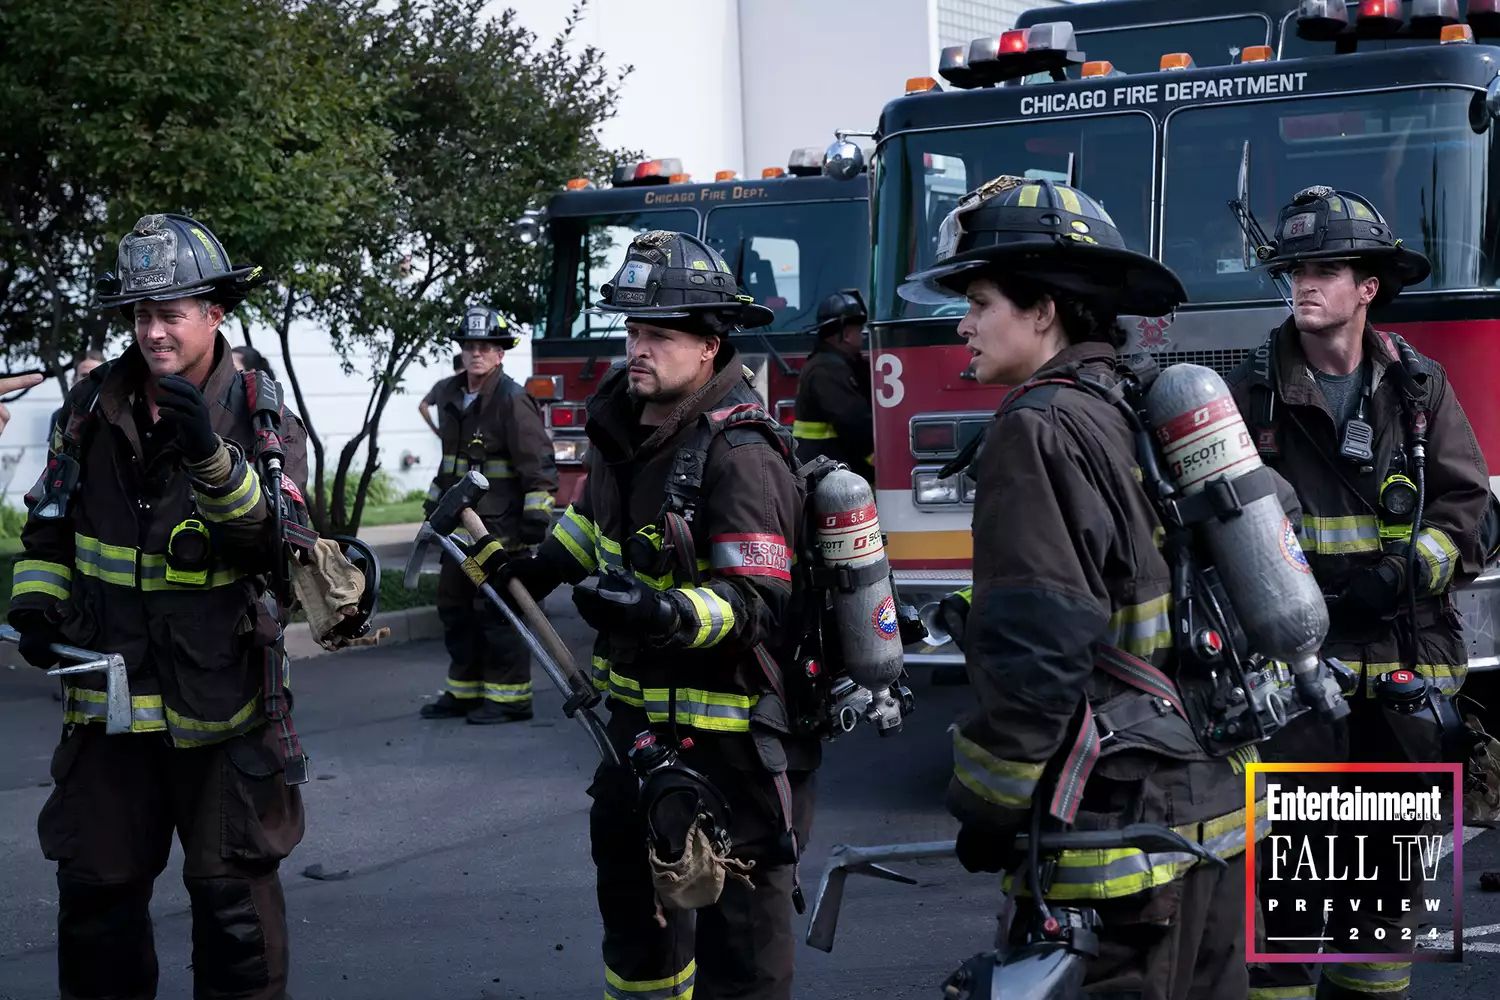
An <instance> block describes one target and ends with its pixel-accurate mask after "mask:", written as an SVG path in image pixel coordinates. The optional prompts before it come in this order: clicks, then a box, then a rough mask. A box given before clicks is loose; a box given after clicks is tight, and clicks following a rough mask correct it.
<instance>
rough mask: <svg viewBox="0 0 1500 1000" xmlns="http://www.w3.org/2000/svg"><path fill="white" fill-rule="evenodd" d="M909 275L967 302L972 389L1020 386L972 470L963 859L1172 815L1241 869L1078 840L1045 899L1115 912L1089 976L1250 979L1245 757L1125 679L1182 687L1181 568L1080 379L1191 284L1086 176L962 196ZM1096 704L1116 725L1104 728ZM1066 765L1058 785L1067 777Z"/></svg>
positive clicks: (1159, 982)
mask: <svg viewBox="0 0 1500 1000" xmlns="http://www.w3.org/2000/svg"><path fill="white" fill-rule="evenodd" d="M900 292H901V294H902V296H903V297H905V298H907V299H909V300H911V301H916V302H929V303H932V302H950V303H951V302H952V301H953V300H955V299H959V300H963V299H966V300H967V302H968V307H969V311H968V313H967V315H966V316H965V317H964V319H963V320H962V321H961V322H960V323H959V327H958V332H959V335H960V336H961V337H962V338H963V339H964V341H965V342H966V343H967V345H968V348H969V351H970V353H971V354H972V356H973V363H972V370H973V371H974V373H975V375H976V376H977V378H978V380H979V381H980V382H981V383H985V384H989V385H997V384H1000V385H1011V386H1016V387H1017V388H1015V389H1013V390H1012V391H1011V392H1010V393H1009V394H1008V395H1007V396H1006V398H1005V400H1004V402H1002V404H1001V406H1000V409H999V411H998V412H997V414H996V416H995V422H994V424H992V426H991V428H990V430H989V433H987V435H986V437H985V443H984V445H983V446H982V448H981V449H980V451H979V455H978V458H977V460H976V462H975V466H974V471H975V473H976V478H977V480H978V484H979V492H978V496H977V498H976V501H975V507H974V586H973V591H972V598H971V599H972V606H973V613H972V614H969V615H968V616H967V621H966V624H965V635H964V648H965V652H966V657H967V665H968V672H969V680H970V683H971V685H972V686H973V688H974V693H975V696H976V698H977V699H978V711H977V712H976V713H975V714H973V715H972V716H970V717H968V718H967V719H965V720H963V721H962V722H961V723H960V724H959V725H958V726H956V727H955V728H954V730H953V733H954V735H953V749H954V768H953V777H952V781H951V783H950V784H949V789H948V808H949V810H950V811H951V812H952V813H953V814H954V815H955V816H956V817H957V818H958V819H959V821H960V823H961V824H962V825H961V828H960V832H959V835H958V856H959V860H960V861H961V862H962V863H963V865H964V866H965V867H966V868H967V869H969V870H970V871H987V872H999V871H1004V870H1009V869H1012V868H1014V867H1016V865H1017V863H1018V861H1017V858H1016V857H1015V854H1014V851H1013V848H1012V845H1013V841H1014V838H1015V836H1016V834H1017V832H1018V831H1021V830H1023V829H1025V828H1026V827H1027V826H1028V823H1029V822H1030V821H1031V817H1032V811H1033V808H1036V809H1039V810H1042V811H1043V815H1044V816H1045V817H1047V822H1049V823H1050V822H1052V821H1053V820H1060V821H1062V822H1064V823H1073V824H1076V825H1077V826H1078V827H1079V828H1083V829H1115V828H1118V827H1120V826H1121V825H1123V824H1125V823H1131V822H1142V823H1156V824H1160V825H1163V826H1169V827H1173V828H1176V829H1177V830H1178V831H1179V832H1181V833H1183V834H1184V835H1185V836H1187V837H1189V838H1191V839H1194V840H1197V841H1199V842H1201V843H1203V844H1204V845H1205V846H1207V847H1209V849H1211V850H1213V851H1214V852H1215V853H1217V854H1218V855H1219V856H1220V857H1222V858H1224V859H1226V860H1227V861H1228V867H1227V868H1217V867H1213V866H1206V865H1203V864H1194V863H1192V862H1191V861H1180V862H1177V861H1169V862H1167V863H1165V864H1162V863H1161V862H1160V861H1159V860H1156V859H1155V858H1154V856H1150V855H1147V854H1145V853H1143V852H1142V851H1139V850H1136V849H1133V848H1132V849H1123V850H1118V851H1110V852H1065V853H1064V855H1063V856H1062V857H1061V858H1060V859H1059V863H1058V865H1057V866H1056V867H1055V868H1054V869H1052V871H1051V875H1050V888H1048V887H1047V885H1046V877H1045V876H1044V888H1043V893H1044V895H1045V897H1046V898H1047V899H1048V900H1049V902H1053V901H1055V902H1058V903H1063V904H1074V903H1076V904H1082V905H1086V906H1088V907H1092V908H1093V909H1095V910H1096V911H1097V912H1098V913H1099V914H1100V916H1101V917H1102V918H1103V926H1102V928H1101V929H1100V931H1099V954H1098V956H1097V958H1095V959H1093V960H1091V961H1090V963H1089V967H1088V970H1087V980H1086V985H1087V986H1088V987H1089V991H1090V992H1091V993H1093V992H1099V993H1108V994H1110V995H1115V994H1116V993H1118V994H1119V995H1122V996H1123V995H1127V994H1128V995H1130V996H1141V997H1145V998H1148V1000H1179V998H1188V997H1192V998H1198V997H1202V998H1205V1000H1207V998H1213V1000H1221V998H1232V997H1243V996H1244V995H1245V990H1246V973H1245V965H1244V960H1245V956H1244V922H1243V921H1244V913H1245V911H1244V881H1245V869H1244V865H1245V861H1244V848H1245V826H1246V816H1245V784H1244V779H1243V778H1242V777H1240V774H1239V773H1237V772H1242V771H1243V765H1244V763H1246V762H1247V761H1248V760H1251V759H1253V754H1250V755H1245V756H1242V757H1240V758H1237V759H1231V758H1213V757H1210V756H1209V755H1208V754H1206V753H1205V752H1203V750H1202V749H1201V748H1200V747H1199V746H1198V745H1197V741H1196V738H1195V737H1194V735H1193V730H1192V728H1191V727H1190V726H1189V724H1188V723H1187V722H1186V721H1185V719H1183V718H1181V717H1180V716H1179V715H1178V714H1176V713H1173V712H1170V711H1168V712H1166V713H1165V714H1163V713H1162V712H1161V711H1160V710H1159V707H1160V705H1161V704H1162V703H1161V701H1160V698H1159V697H1157V699H1156V702H1155V703H1153V702H1152V698H1153V696H1152V695H1151V694H1148V693H1147V692H1146V691H1144V690H1140V689H1138V688H1137V687H1135V686H1132V685H1131V684H1129V683H1125V682H1122V680H1121V678H1154V680H1155V682H1156V683H1158V684H1159V685H1160V690H1174V689H1175V688H1176V686H1177V685H1178V684H1179V683H1182V682H1183V681H1184V677H1183V675H1181V674H1179V671H1178V670H1177V666H1176V664H1175V662H1174V656H1173V651H1172V635H1171V625H1170V622H1171V617H1170V612H1171V602H1170V568H1169V566H1168V564H1167V562H1166V560H1165V559H1164V558H1163V556H1162V554H1161V551H1160V550H1159V548H1158V543H1157V542H1156V541H1155V535H1156V533H1157V532H1159V531H1160V521H1159V520H1158V517H1157V514H1156V512H1155V509H1154V508H1153V506H1152V504H1151V501H1150V499H1149V497H1148V496H1147V493H1146V491H1145V490H1144V489H1143V487H1142V485H1141V480H1140V466H1139V463H1138V458H1137V452H1136V449H1135V445H1134V440H1133V437H1132V430H1131V427H1130V425H1129V424H1128V423H1127V421H1126V420H1125V418H1124V417H1123V416H1122V414H1121V413H1120V411H1119V410H1118V409H1116V407H1115V406H1113V405H1112V404H1111V403H1110V402H1107V401H1105V400H1104V399H1101V398H1100V397H1098V396H1096V395H1094V394H1093V393H1092V392H1089V391H1085V390H1084V389H1083V388H1082V387H1081V385H1080V382H1079V380H1080V378H1089V379H1093V380H1096V381H1097V382H1098V383H1100V384H1102V385H1104V386H1117V384H1118V379H1119V376H1118V374H1117V368H1116V351H1117V350H1118V349H1119V347H1120V346H1121V345H1122V344H1123V343H1124V333H1123V331H1122V330H1121V328H1120V327H1119V325H1118V323H1117V322H1116V317H1117V315H1119V314H1120V313H1129V314H1132V315H1144V316H1159V315H1163V314H1165V313H1167V312H1169V311H1170V310H1171V309H1173V308H1175V307H1176V305H1177V304H1178V303H1179V302H1181V301H1182V300H1183V299H1184V298H1185V294H1184V292H1183V290H1182V285H1181V283H1180V282H1179V281H1178V279H1177V277H1176V275H1174V274H1173V273H1172V272H1171V271H1169V270H1168V269H1167V268H1165V267H1164V266H1162V265H1161V264H1159V263H1157V262H1156V261H1154V260H1152V259H1151V258H1149V257H1146V256H1145V255H1143V254H1139V253H1136V252H1133V251H1131V250H1129V249H1127V248H1126V246H1125V243H1124V241H1123V240H1122V239H1121V237H1120V234H1119V232H1118V230H1117V229H1116V228H1115V226H1114V224H1113V222H1112V221H1111V220H1110V218H1109V216H1108V215H1107V214H1106V213H1105V211H1104V210H1103V209H1102V208H1101V207H1100V206H1099V204H1098V203H1097V202H1095V201H1094V200H1093V199H1092V198H1090V197H1089V196H1088V195H1086V194H1085V193H1083V192H1082V191H1079V190H1077V189H1075V188H1071V187H1067V186H1064V185H1061V184H1054V183H1052V182H1050V181H1038V180H1026V179H1023V178H1019V177H999V178H996V179H995V180H993V181H991V182H989V183H988V184H986V185H984V186H983V187H981V188H979V189H978V190H977V191H975V192H973V193H971V194H969V195H967V196H965V197H964V199H962V200H961V201H960V203H959V205H958V207H957V208H956V209H955V210H954V211H953V212H952V213H950V215H949V216H948V218H947V219H946V220H945V221H944V223H943V225H942V227H941V230H940V238H939V249H938V257H937V262H936V263H935V264H934V265H933V266H932V267H931V268H928V269H927V270H924V271H921V272H918V273H916V274H914V275H912V276H911V277H910V278H908V280H907V281H906V283H904V284H903V285H902V287H901V290H900ZM1158 694H1159V692H1158ZM1137 702H1139V703H1140V704H1139V705H1136V703H1137ZM1153 704H1154V705H1155V707H1153ZM1132 705H1136V708H1140V707H1141V706H1142V705H1144V706H1145V707H1146V709H1147V710H1146V711H1137V710H1136V709H1133V708H1131V706H1132ZM1101 714H1102V715H1103V717H1104V718H1105V719H1106V720H1109V722H1108V723H1107V724H1109V725H1110V729H1108V730H1106V729H1104V728H1097V727H1099V726H1102V725H1105V724H1106V723H1103V722H1098V721H1095V720H1096V719H1098V718H1099V716H1100V715H1101ZM1106 732H1109V736H1108V737H1106V738H1105V739H1107V744H1108V745H1107V746H1105V747H1104V748H1103V752H1102V753H1101V755H1100V757H1099V759H1098V762H1097V764H1096V765H1095V766H1094V768H1093V773H1092V776H1091V777H1088V778H1087V780H1086V781H1083V783H1082V788H1081V791H1080V789H1079V788H1078V787H1077V785H1076V783H1075V782H1074V781H1073V780H1071V779H1072V775H1073V774H1074V773H1075V771H1074V765H1078V764H1079V763H1080V761H1086V760H1087V759H1088V757H1089V755H1090V754H1091V753H1092V752H1098V751H1099V750H1100V748H1099V745H1098V742H1097V741H1099V740H1100V738H1101V737H1102V735H1103V734H1104V733H1106ZM1091 748H1092V749H1091ZM1167 748H1170V751H1169V750H1168V749H1167ZM1064 761H1067V762H1069V766H1068V767H1067V769H1066V772H1067V776H1068V777H1069V780H1067V781H1063V780H1062V778H1061V777H1059V776H1058V775H1059V772H1061V771H1062V770H1063V767H1062V765H1063V763H1064ZM1054 777H1057V780H1056V781H1054V780H1053V779H1054ZM1044 828H1045V827H1044ZM1257 831H1258V833H1259V832H1263V831H1262V824H1260V823H1257ZM1106 853H1107V855H1108V857H1107V858H1106ZM1106 860H1107V863H1106ZM1012 878H1014V875H1012ZM1017 891H1019V892H1022V893H1023V894H1025V895H1027V896H1029V892H1028V891H1027V890H1025V889H1024V888H1022V887H1020V886H1017ZM1017 926H1019V924H1018V925H1017Z"/></svg>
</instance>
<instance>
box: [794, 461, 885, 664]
mask: <svg viewBox="0 0 1500 1000" xmlns="http://www.w3.org/2000/svg"><path fill="white" fill-rule="evenodd" d="M812 502H813V517H814V518H815V521H814V523H815V525H816V536H817V538H816V541H817V547H818V555H819V558H820V559H821V560H822V562H823V565H824V566H825V567H827V568H829V569H831V570H834V571H836V572H837V571H840V570H847V571H848V573H847V575H846V574H843V573H838V576H844V577H845V579H844V581H843V583H844V584H845V585H835V586H834V587H833V588H832V594H833V618H834V622H835V623H836V625H837V628H838V644H839V651H840V653H841V654H842V656H843V666H844V670H845V672H846V673H847V674H848V675H849V677H850V678H851V679H852V680H853V681H854V682H855V683H856V684H858V685H859V686H860V687H863V688H868V689H869V690H870V691H873V692H880V691H883V690H885V689H886V688H888V687H890V686H891V685H892V684H894V683H896V681H897V680H898V679H899V678H900V676H901V667H902V648H901V626H900V622H899V621H898V619H897V616H896V599H895V597H894V596H893V595H892V593H891V567H890V563H888V562H887V561H886V557H885V542H884V540H883V539H882V538H881V536H880V516H879V514H878V513H877V512H876V510H875V497H874V494H872V493H871V492H870V484H869V483H867V482H865V481H864V479H863V478H862V477H860V476H858V475H856V474H854V473H853V472H850V471H849V470H848V469H842V468H841V469H835V470H834V471H832V472H830V473H828V474H827V475H825V476H823V478H822V479H821V480H819V481H818V485H817V487H816V488H815V489H814V490H813V495H812Z"/></svg>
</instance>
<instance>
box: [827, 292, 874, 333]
mask: <svg viewBox="0 0 1500 1000" xmlns="http://www.w3.org/2000/svg"><path fill="white" fill-rule="evenodd" d="M867 318H869V313H868V312H867V311H866V309H865V297H864V296H863V295H861V294H860V292H859V289H857V288H845V289H843V290H841V291H837V292H834V293H833V294H832V295H829V296H827V297H825V298H824V299H823V301H822V302H819V303H818V322H817V323H816V324H815V325H814V326H813V329H814V330H816V331H817V333H818V336H820V337H828V336H832V335H833V334H835V333H838V332H839V331H840V330H842V329H843V328H844V326H845V324H848V323H863V322H864V321H865V320H866V319H867Z"/></svg>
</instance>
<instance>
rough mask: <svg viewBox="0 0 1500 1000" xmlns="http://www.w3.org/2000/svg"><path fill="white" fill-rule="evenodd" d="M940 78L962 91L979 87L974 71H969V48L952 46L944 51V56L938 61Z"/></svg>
mask: <svg viewBox="0 0 1500 1000" xmlns="http://www.w3.org/2000/svg"><path fill="white" fill-rule="evenodd" d="M938 76H940V77H942V78H943V79H944V80H947V81H948V82H949V83H951V84H953V86H955V87H957V88H959V89H960V90H967V89H969V88H970V87H975V86H978V84H979V81H978V80H977V79H976V78H975V75H974V71H973V70H971V69H969V47H968V46H967V45H950V46H948V47H947V48H945V49H943V54H942V56H941V57H940V58H939V59H938Z"/></svg>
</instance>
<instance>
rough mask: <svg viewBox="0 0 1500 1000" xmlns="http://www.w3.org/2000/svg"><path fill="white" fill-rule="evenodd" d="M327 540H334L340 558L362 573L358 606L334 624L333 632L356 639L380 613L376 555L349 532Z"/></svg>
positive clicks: (367, 629) (367, 630)
mask: <svg viewBox="0 0 1500 1000" xmlns="http://www.w3.org/2000/svg"><path fill="white" fill-rule="evenodd" d="M329 540H330V541H333V542H336V543H338V547H339V549H340V550H342V551H343V553H344V558H345V559H348V560H349V562H350V563H352V564H353V565H354V568H355V569H357V570H359V572H360V575H361V576H362V577H364V589H363V590H362V591H361V592H360V596H359V604H358V610H357V611H356V612H355V614H353V615H350V616H349V617H347V618H345V619H344V620H343V621H341V622H339V623H338V624H337V625H335V626H334V628H333V633H334V635H336V636H340V637H342V638H343V639H346V640H353V639H360V638H363V637H364V636H365V635H367V634H368V633H369V631H370V626H371V623H372V622H373V620H374V618H375V616H376V615H377V614H379V613H380V557H379V556H378V555H376V554H375V550H374V549H372V548H370V546H369V545H368V544H366V543H365V542H363V541H361V540H360V539H358V538H355V537H353V536H352V535H332V536H330V538H329Z"/></svg>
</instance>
